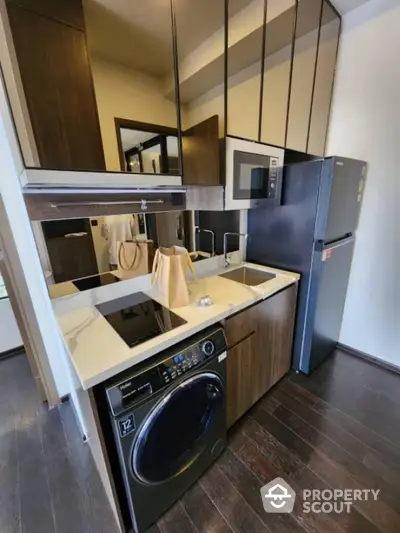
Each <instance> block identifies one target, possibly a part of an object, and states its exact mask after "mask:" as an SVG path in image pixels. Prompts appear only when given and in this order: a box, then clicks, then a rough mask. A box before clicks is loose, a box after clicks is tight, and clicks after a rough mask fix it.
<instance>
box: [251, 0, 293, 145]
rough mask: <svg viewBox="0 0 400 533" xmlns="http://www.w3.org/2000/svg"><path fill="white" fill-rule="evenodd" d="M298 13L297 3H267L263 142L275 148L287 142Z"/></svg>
mask: <svg viewBox="0 0 400 533" xmlns="http://www.w3.org/2000/svg"><path fill="white" fill-rule="evenodd" d="M296 10H297V7H296V1H295V0H285V1H282V0H269V1H268V3H267V14H266V30H265V53H264V72H263V94H262V114H261V131H260V133H261V135H260V140H261V142H264V143H267V144H274V145H276V146H285V140H286V129H287V116H288V105H289V90H290V79H291V64H292V63H291V61H292V47H293V32H294V29H295V23H296Z"/></svg>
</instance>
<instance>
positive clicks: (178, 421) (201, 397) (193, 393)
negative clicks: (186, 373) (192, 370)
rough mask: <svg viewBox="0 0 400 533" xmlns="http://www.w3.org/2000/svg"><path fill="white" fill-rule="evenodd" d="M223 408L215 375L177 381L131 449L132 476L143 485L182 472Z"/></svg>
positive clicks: (194, 456)
mask: <svg viewBox="0 0 400 533" xmlns="http://www.w3.org/2000/svg"><path fill="white" fill-rule="evenodd" d="M221 409H223V410H224V409H225V404H224V387H223V384H222V381H221V379H220V378H219V376H218V375H217V374H214V373H212V372H203V373H200V374H196V375H193V376H191V377H188V378H187V379H185V380H183V381H181V382H180V383H179V384H177V386H176V387H175V388H174V389H172V390H170V391H168V393H167V394H166V395H165V396H163V397H162V398H161V400H160V401H159V402H158V403H157V404H156V405H155V406H154V407H153V409H152V410H151V411H150V413H149V414H148V415H147V417H146V419H145V420H144V422H143V423H142V426H141V427H140V428H139V430H138V433H137V436H136V439H135V441H134V443H133V447H132V455H131V468H132V474H133V475H134V476H135V477H136V478H138V479H139V480H140V481H141V482H142V483H145V484H158V483H163V482H165V481H167V480H169V479H171V478H173V477H175V476H178V475H179V474H180V473H182V472H183V471H185V470H186V469H187V468H188V467H189V466H190V465H192V464H193V463H194V462H195V461H196V459H197V458H198V457H199V456H200V455H201V453H202V452H203V451H204V448H205V446H206V444H207V442H208V441H207V439H209V438H210V435H209V433H210V431H212V428H213V422H214V420H215V418H216V415H217V413H218V410H221Z"/></svg>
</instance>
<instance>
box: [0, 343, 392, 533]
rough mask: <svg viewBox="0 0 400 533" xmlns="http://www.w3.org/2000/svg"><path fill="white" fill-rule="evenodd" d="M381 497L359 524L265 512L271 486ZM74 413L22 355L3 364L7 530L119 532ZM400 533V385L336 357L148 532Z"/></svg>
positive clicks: (0, 461)
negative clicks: (50, 401) (50, 403)
mask: <svg viewBox="0 0 400 533" xmlns="http://www.w3.org/2000/svg"><path fill="white" fill-rule="evenodd" d="M278 476H280V477H283V478H284V479H285V480H286V481H287V482H288V483H290V485H291V486H292V487H293V488H294V489H295V490H296V491H297V492H298V493H300V491H301V490H302V489H304V488H311V489H312V488H318V489H324V488H353V489H355V488H356V489H363V488H373V489H377V488H379V489H380V490H381V492H380V495H379V501H378V502H357V503H356V504H355V505H354V508H353V510H352V512H351V514H350V515H347V514H342V515H324V514H319V515H317V514H313V515H305V514H303V513H302V510H301V500H300V498H299V497H297V500H296V505H295V509H294V512H293V513H292V514H291V515H276V514H275V515H272V514H267V513H265V511H264V509H263V507H262V503H261V498H260V487H262V486H263V485H264V484H265V483H267V482H269V481H270V480H272V479H274V478H275V477H278ZM116 531H117V529H116V526H115V523H114V521H113V516H112V513H111V511H110V509H109V506H108V503H107V501H106V498H105V495H104V492H103V490H102V486H101V482H100V480H99V478H98V475H97V472H96V470H95V466H94V464H93V461H92V459H91V456H90V452H89V449H88V447H87V445H85V444H83V443H82V442H81V441H80V438H79V435H78V432H77V430H76V427H75V422H74V420H73V418H72V413H71V411H70V406H69V405H68V404H65V405H62V406H61V408H60V409H59V410H54V411H52V412H50V413H48V412H45V411H44V409H43V407H42V406H41V405H40V404H39V402H38V400H37V398H36V393H35V391H34V387H33V381H32V379H31V377H30V375H29V370H28V367H27V364H26V361H25V359H24V357H23V356H18V357H15V358H12V359H9V360H6V361H1V362H0V532H1V533H14V532H16V533H17V532H18V533H22V532H24V533H25V532H26V533H60V532H61V533H64V532H65V533H67V532H68V533H83V532H85V533H86V532H87V533H95V532H96V533H97V532H100V533H103V532H104V533H105V532H107V533H115V532H116ZM225 532H233V533H253V532H254V533H259V532H260V533H261V532H270V533H285V532H291V533H292V532H293V533H304V532H309V533H331V532H332V533H343V532H357V533H373V532H381V533H399V532H400V376H398V375H396V374H393V373H390V372H389V371H386V370H383V369H381V368H379V367H376V366H374V365H372V364H370V363H367V362H365V361H362V360H359V359H357V358H354V357H353V356H350V355H347V354H345V353H343V352H340V351H337V352H336V353H335V355H334V356H333V357H332V358H331V359H330V360H329V361H327V362H326V363H324V365H322V366H321V367H320V368H319V369H318V370H317V371H316V372H315V373H314V374H313V375H312V376H311V377H310V378H307V377H305V376H297V375H294V374H293V375H290V376H288V377H287V378H285V379H284V380H283V381H281V382H280V383H279V384H278V385H277V386H276V387H275V388H274V389H273V390H272V391H271V392H270V393H269V394H268V395H267V396H266V397H264V398H263V399H262V400H261V401H260V402H259V404H257V405H256V406H255V408H253V409H252V411H251V412H250V413H249V414H248V415H247V416H245V417H244V419H243V420H241V421H240V422H239V424H238V425H237V426H236V427H235V428H234V430H233V431H232V432H231V434H230V436H229V446H228V448H227V449H226V450H225V452H224V453H223V454H222V456H221V457H220V458H219V459H218V461H217V462H216V463H215V464H214V465H213V466H212V467H211V468H210V469H209V470H208V471H207V472H206V474H205V475H204V476H203V477H202V478H201V479H200V480H199V481H198V483H196V484H195V485H194V486H193V487H192V488H191V489H190V490H189V491H188V492H187V493H186V494H185V495H184V496H183V498H181V500H180V501H179V502H177V503H176V504H175V505H174V506H173V507H172V508H171V509H170V510H169V511H168V512H167V513H166V514H165V515H164V516H163V517H162V518H161V519H160V520H159V521H158V523H157V524H156V525H154V526H153V527H152V528H151V529H150V530H149V533H225Z"/></svg>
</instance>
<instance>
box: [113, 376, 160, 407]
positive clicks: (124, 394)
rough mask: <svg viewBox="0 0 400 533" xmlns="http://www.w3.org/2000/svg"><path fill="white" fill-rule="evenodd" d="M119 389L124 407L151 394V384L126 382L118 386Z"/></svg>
mask: <svg viewBox="0 0 400 533" xmlns="http://www.w3.org/2000/svg"><path fill="white" fill-rule="evenodd" d="M119 389H120V391H121V399H122V405H124V406H126V405H127V404H130V403H132V402H133V401H135V402H136V401H138V400H139V399H140V398H142V397H145V396H148V395H149V394H151V393H152V387H151V383H142V384H138V383H136V382H135V381H128V382H126V383H124V384H122V385H120V386H119Z"/></svg>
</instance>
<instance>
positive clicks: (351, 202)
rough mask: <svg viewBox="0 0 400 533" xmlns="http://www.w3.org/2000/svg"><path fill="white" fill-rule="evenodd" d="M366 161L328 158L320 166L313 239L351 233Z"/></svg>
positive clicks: (331, 238)
mask: <svg viewBox="0 0 400 533" xmlns="http://www.w3.org/2000/svg"><path fill="white" fill-rule="evenodd" d="M365 174H366V163H365V162H364V161H358V160H356V159H346V158H340V157H329V158H327V159H325V161H324V164H323V166H322V179H321V190H320V197H319V202H318V204H319V205H318V217H317V225H316V236H315V238H316V240H322V241H324V242H325V243H329V242H333V241H335V240H338V239H341V238H342V237H344V236H346V235H349V234H351V233H354V232H355V230H356V228H357V224H358V215H359V211H360V207H361V200H362V196H363V192H364V180H365Z"/></svg>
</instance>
